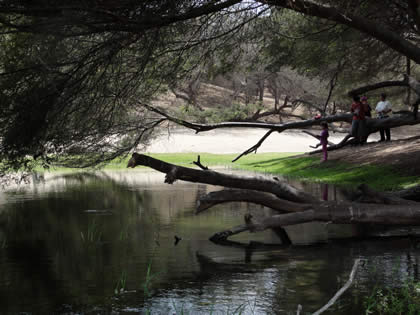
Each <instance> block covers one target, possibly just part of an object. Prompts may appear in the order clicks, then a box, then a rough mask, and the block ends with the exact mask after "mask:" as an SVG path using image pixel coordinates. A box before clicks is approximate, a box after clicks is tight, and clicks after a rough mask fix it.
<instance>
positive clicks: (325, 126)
mask: <svg viewBox="0 0 420 315" xmlns="http://www.w3.org/2000/svg"><path fill="white" fill-rule="evenodd" d="M321 127H322V131H321V134H320V136H319V141H320V143H321V145H322V153H323V158H322V160H321V162H325V161H327V159H328V150H327V144H328V137H329V133H328V124H327V122H325V121H323V122H322V123H321Z"/></svg>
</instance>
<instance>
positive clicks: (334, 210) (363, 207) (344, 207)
mask: <svg viewBox="0 0 420 315" xmlns="http://www.w3.org/2000/svg"><path fill="white" fill-rule="evenodd" d="M314 221H316V222H328V223H335V224H379V225H392V226H394V225H402V226H408V225H419V224H420V203H418V204H417V205H381V204H365V203H340V204H336V203H331V202H325V203H323V204H322V205H321V206H314V207H313V209H311V210H306V211H302V212H297V213H287V214H279V215H274V216H271V217H267V218H264V219H262V220H261V221H254V220H252V219H248V220H247V222H246V223H245V224H242V225H238V226H235V227H233V228H230V229H227V230H225V231H222V232H218V233H216V234H214V235H213V236H211V237H210V240H211V241H213V242H216V243H217V242H222V241H225V240H226V239H227V238H228V237H230V236H233V235H236V234H239V233H242V232H245V231H249V232H252V233H255V232H261V231H264V230H267V229H273V228H278V227H284V226H289V225H296V224H302V223H308V222H314Z"/></svg>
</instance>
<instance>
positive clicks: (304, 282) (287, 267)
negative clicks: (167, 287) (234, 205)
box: [197, 238, 420, 314]
mask: <svg viewBox="0 0 420 315" xmlns="http://www.w3.org/2000/svg"><path fill="white" fill-rule="evenodd" d="M230 246H233V247H234V248H242V249H243V251H244V260H243V261H239V262H237V261H236V262H230V261H227V260H224V261H216V260H215V259H213V258H211V257H209V256H206V255H204V254H202V253H197V261H198V263H199V265H200V278H201V279H205V283H204V284H203V287H205V286H207V284H208V283H210V282H212V281H215V280H216V279H220V278H225V281H226V282H229V281H232V278H234V279H236V278H237V277H235V276H232V275H231V274H232V273H236V274H244V273H255V274H258V273H263V274H264V273H266V275H265V276H257V275H255V276H254V277H255V278H256V279H258V278H263V279H265V282H262V283H259V284H258V287H259V288H260V291H261V296H260V297H257V302H258V298H260V299H264V298H269V299H270V301H268V303H267V305H270V308H271V310H266V312H268V313H270V314H276V313H277V312H279V310H287V311H291V310H295V309H296V308H297V305H298V304H302V305H303V307H304V308H303V309H304V311H306V312H308V311H309V312H313V311H315V310H317V309H318V308H319V307H321V306H323V305H324V304H325V303H326V302H327V301H328V300H329V299H330V298H331V297H332V296H333V295H334V294H335V293H336V291H337V290H338V289H339V288H340V287H342V286H343V285H344V284H345V282H346V281H347V280H348V275H349V273H350V271H351V269H352V265H353V262H354V259H355V258H359V257H361V258H363V259H364V260H365V264H364V265H362V266H360V267H359V269H358V272H357V275H356V285H355V286H353V287H352V288H350V289H349V291H348V292H349V293H346V295H345V296H343V297H340V299H341V302H340V303H339V304H341V306H339V307H342V309H341V311H342V312H345V313H346V314H359V313H361V312H362V307H363V299H364V297H365V296H366V295H367V294H368V293H370V292H371V290H372V289H373V287H375V286H377V285H381V286H383V287H391V288H392V287H395V286H398V285H401V284H402V282H404V281H405V280H410V279H415V280H418V279H419V278H418V274H419V273H418V272H419V265H418V260H419V255H420V254H419V253H418V251H417V250H416V246H417V245H416V242H413V241H412V240H409V239H406V238H405V239H404V238H400V239H395V240H391V241H390V240H386V241H383V240H367V241H358V242H351V241H346V242H345V241H339V242H333V243H328V244H319V245H313V246H301V247H286V248H283V249H281V248H277V249H273V250H269V249H268V251H266V250H267V245H264V244H261V246H258V244H248V245H245V244H238V243H235V242H232V244H230ZM261 252H263V253H264V256H265V260H264V261H262V262H261V263H259V262H258V254H259V253H261ZM255 255H256V257H255V259H254V258H253V257H254V256H255ZM255 281H257V280H255ZM242 285H243V286H244V285H246V283H243V284H242ZM252 285H253V283H252V284H251V286H252ZM270 285H271V287H270ZM232 286H233V287H234V286H235V284H234V283H233V284H232ZM268 287H270V288H271V291H270V290H268ZM261 288H265V289H261ZM237 289H238V292H237V294H241V293H242V294H243V293H244V290H250V289H252V287H246V288H243V289H242V290H241V288H239V287H238V288H237ZM202 290H203V291H205V289H204V288H203V289H202ZM264 290H267V291H265V293H264ZM265 302H267V301H265ZM259 303H263V301H259Z"/></svg>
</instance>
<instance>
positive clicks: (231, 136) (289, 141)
mask: <svg viewBox="0 0 420 315" xmlns="http://www.w3.org/2000/svg"><path fill="white" fill-rule="evenodd" d="M266 132H267V131H266V130H262V129H261V130H257V129H252V128H236V129H216V130H211V131H207V132H202V133H199V134H195V132H193V131H191V130H187V129H175V130H172V131H171V132H170V133H168V132H162V134H161V135H160V136H159V137H157V139H155V140H153V141H152V144H151V145H150V146H149V147H148V149H147V152H150V153H180V152H203V153H204V152H205V153H241V152H243V151H245V150H247V149H248V148H250V147H251V146H253V145H254V144H256V143H257V142H258V141H259V140H260V139H261V138H262V137H263V135H264V134H265V133H266ZM314 132H315V133H318V132H319V131H314ZM342 138H343V135H341V134H331V136H330V138H329V141H331V142H335V143H338V142H339V141H340V140H341V139H342ZM316 144H317V140H316V139H315V138H314V137H311V136H309V135H307V134H304V133H302V132H300V131H298V130H294V131H289V132H282V133H273V134H272V135H270V137H269V138H268V139H266V140H265V142H264V143H263V144H262V145H261V147H260V148H259V150H258V152H308V151H311V150H312V149H311V148H310V147H309V145H316Z"/></svg>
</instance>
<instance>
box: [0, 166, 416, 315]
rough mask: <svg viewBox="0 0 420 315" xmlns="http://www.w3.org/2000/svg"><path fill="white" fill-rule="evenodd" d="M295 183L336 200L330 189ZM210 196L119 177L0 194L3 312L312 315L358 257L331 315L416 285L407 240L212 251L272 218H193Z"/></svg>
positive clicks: (218, 214) (314, 234)
mask: <svg viewBox="0 0 420 315" xmlns="http://www.w3.org/2000/svg"><path fill="white" fill-rule="evenodd" d="M295 184H296V185H298V186H299V187H300V188H302V189H305V190H307V191H309V192H311V193H314V194H317V195H320V196H323V197H324V198H325V197H327V196H326V195H328V198H329V199H340V198H342V195H341V192H339V191H338V190H337V189H335V188H334V187H326V186H322V185H309V184H299V183H295ZM217 189H220V187H215V186H208V185H201V184H189V183H185V182H177V183H175V184H174V185H167V184H163V175H161V174H157V173H155V172H152V171H130V172H124V171H121V172H113V173H96V174H87V173H84V174H74V173H71V174H61V175H57V174H56V175H45V177H34V182H33V183H32V184H30V185H27V186H24V187H14V188H13V187H12V188H9V189H7V190H3V191H1V192H0V270H1V273H0V313H1V314H20V313H24V314H26V313H27V314H53V313H55V314H56V313H58V314H130V313H134V314H145V313H149V314H150V313H151V314H210V313H211V314H239V313H240V311H242V314H296V309H297V305H298V304H302V305H303V311H304V312H303V313H305V312H313V311H315V310H317V309H318V308H320V307H321V306H322V305H324V304H326V302H327V301H328V300H329V299H330V298H331V297H332V296H333V295H334V293H335V292H336V291H337V290H338V289H339V288H340V287H342V286H343V285H344V283H345V282H346V281H347V279H348V275H349V272H350V270H351V268H352V265H353V262H354V259H355V258H363V259H364V260H365V263H364V265H363V266H361V267H360V268H359V272H358V274H357V278H356V279H357V280H356V282H355V284H354V285H353V286H352V287H351V289H349V291H347V292H346V293H345V295H343V296H342V298H340V300H339V302H338V303H337V304H336V305H335V306H334V307H333V308H332V309H331V311H330V312H329V313H330V314H360V313H362V306H363V298H364V297H365V296H366V295H367V294H369V293H370V290H371V289H372V288H373V287H374V286H375V285H382V286H400V285H401V284H402V282H403V281H404V280H405V279H408V278H409V279H412V278H415V279H417V278H418V270H419V268H418V259H419V255H420V251H419V250H418V249H417V248H416V244H414V243H413V241H410V240H408V239H387V240H369V241H357V242H355V241H354V242H350V241H346V242H343V241H340V242H338V241H332V240H330V241H327V240H328V239H331V238H334V237H340V236H345V235H348V234H351V233H352V227H346V226H325V225H323V224H315V223H311V224H305V225H301V226H298V227H293V228H289V229H288V232H289V233H290V236H291V237H292V239H293V241H294V242H295V243H296V244H297V245H295V246H292V247H289V248H284V247H282V246H280V245H278V244H280V241H279V239H278V238H277V236H276V235H275V234H274V233H272V232H264V233H258V234H245V233H243V235H238V236H236V238H234V240H235V241H237V242H238V244H236V246H221V245H215V244H213V243H211V242H210V241H208V238H209V236H211V235H212V234H214V233H215V232H218V231H222V230H224V229H226V228H229V227H232V226H235V225H237V224H241V223H242V221H243V215H244V214H245V213H248V212H251V213H252V214H253V215H254V216H255V217H258V216H263V215H268V214H270V212H269V210H267V209H264V208H262V207H260V206H256V205H248V204H244V203H236V204H227V205H220V206H217V207H214V208H213V209H210V210H208V211H206V212H204V213H201V214H199V215H195V213H194V210H195V205H196V202H197V199H198V198H199V197H200V196H201V195H204V194H206V193H208V192H210V191H213V190H217ZM175 235H177V236H178V237H180V238H182V240H181V241H179V242H178V243H175V238H174V236H175ZM256 242H258V243H264V244H266V246H253V244H255V243H256ZM310 243H315V245H314V244H313V245H310V246H309V245H308V244H310Z"/></svg>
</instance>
